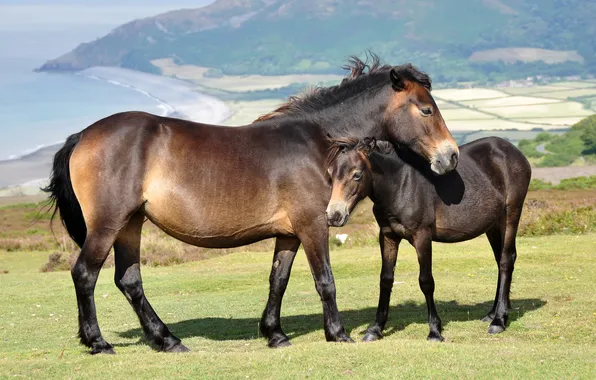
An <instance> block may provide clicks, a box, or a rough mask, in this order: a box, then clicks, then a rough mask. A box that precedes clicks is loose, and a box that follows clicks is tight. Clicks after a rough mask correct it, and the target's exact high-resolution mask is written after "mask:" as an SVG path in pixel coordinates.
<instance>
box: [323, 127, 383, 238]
mask: <svg viewBox="0 0 596 380" xmlns="http://www.w3.org/2000/svg"><path fill="white" fill-rule="evenodd" d="M375 149H376V141H375V139H372V138H368V137H367V138H364V139H361V140H359V139H356V138H343V139H335V140H331V147H330V149H329V155H328V159H327V171H328V172H329V175H330V176H331V182H332V191H331V200H330V201H329V204H328V205H327V211H326V212H325V214H326V215H327V223H328V224H329V225H330V226H335V227H341V226H343V225H345V224H346V223H347V222H348V218H349V216H350V213H351V212H352V210H353V209H354V207H356V205H357V204H358V202H360V201H361V200H362V199H364V198H365V197H367V196H368V195H369V194H370V191H371V187H372V171H371V165H370V162H369V160H368V155H369V154H370V153H371V152H372V151H373V150H375Z"/></svg>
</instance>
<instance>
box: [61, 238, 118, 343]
mask: <svg viewBox="0 0 596 380" xmlns="http://www.w3.org/2000/svg"><path fill="white" fill-rule="evenodd" d="M111 243H112V241H111V240H110V239H109V236H101V235H93V234H89V235H88V237H87V240H86V242H85V244H84V245H83V248H82V249H81V254H80V255H79V258H78V259H77V262H76V263H75V265H74V266H73V267H72V269H71V275H72V279H73V282H74V285H75V292H76V296H77V305H78V311H79V338H80V341H81V343H82V344H84V345H85V346H87V347H89V348H91V353H92V354H99V353H107V354H113V353H114V350H113V347H112V345H110V344H109V343H108V342H106V341H105V340H104V338H103V336H102V334H101V330H100V329H99V324H98V322H97V313H96V310H95V298H94V292H95V284H96V282H97V277H98V276H99V271H100V269H101V267H102V265H103V263H104V261H105V259H106V257H107V255H108V253H109V249H110V246H111Z"/></svg>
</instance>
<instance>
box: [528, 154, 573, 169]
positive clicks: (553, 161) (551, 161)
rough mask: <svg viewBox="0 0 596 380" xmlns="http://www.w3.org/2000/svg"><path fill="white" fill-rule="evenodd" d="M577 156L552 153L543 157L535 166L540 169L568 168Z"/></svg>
mask: <svg viewBox="0 0 596 380" xmlns="http://www.w3.org/2000/svg"><path fill="white" fill-rule="evenodd" d="M578 156H579V155H576V154H570V153H553V154H547V155H545V156H544V158H543V159H542V161H540V162H539V163H538V164H537V165H536V166H538V167H541V168H550V167H557V166H568V165H571V164H572V163H573V161H575V160H576V159H577V157H578Z"/></svg>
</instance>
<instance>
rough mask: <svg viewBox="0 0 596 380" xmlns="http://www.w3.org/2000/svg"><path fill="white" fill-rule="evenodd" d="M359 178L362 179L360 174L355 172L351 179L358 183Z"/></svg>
mask: <svg viewBox="0 0 596 380" xmlns="http://www.w3.org/2000/svg"><path fill="white" fill-rule="evenodd" d="M361 178H362V172H356V173H354V176H353V177H352V179H354V181H360V179H361Z"/></svg>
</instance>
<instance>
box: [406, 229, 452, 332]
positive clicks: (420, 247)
mask: <svg viewBox="0 0 596 380" xmlns="http://www.w3.org/2000/svg"><path fill="white" fill-rule="evenodd" d="M413 245H414V248H416V253H417V255H418V264H420V275H419V277H418V283H419V284H420V289H421V290H422V293H424V297H425V298H426V307H427V309H428V324H429V326H430V333H429V334H428V337H427V338H426V339H427V340H431V341H437V342H441V341H443V340H444V339H443V337H442V336H441V331H442V329H443V328H442V326H441V319H440V318H439V314H438V313H437V309H436V307H435V299H434V292H435V280H434V278H433V274H432V237H431V233H430V231H429V232H421V233H418V234H416V235H415V236H414V239H413Z"/></svg>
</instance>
